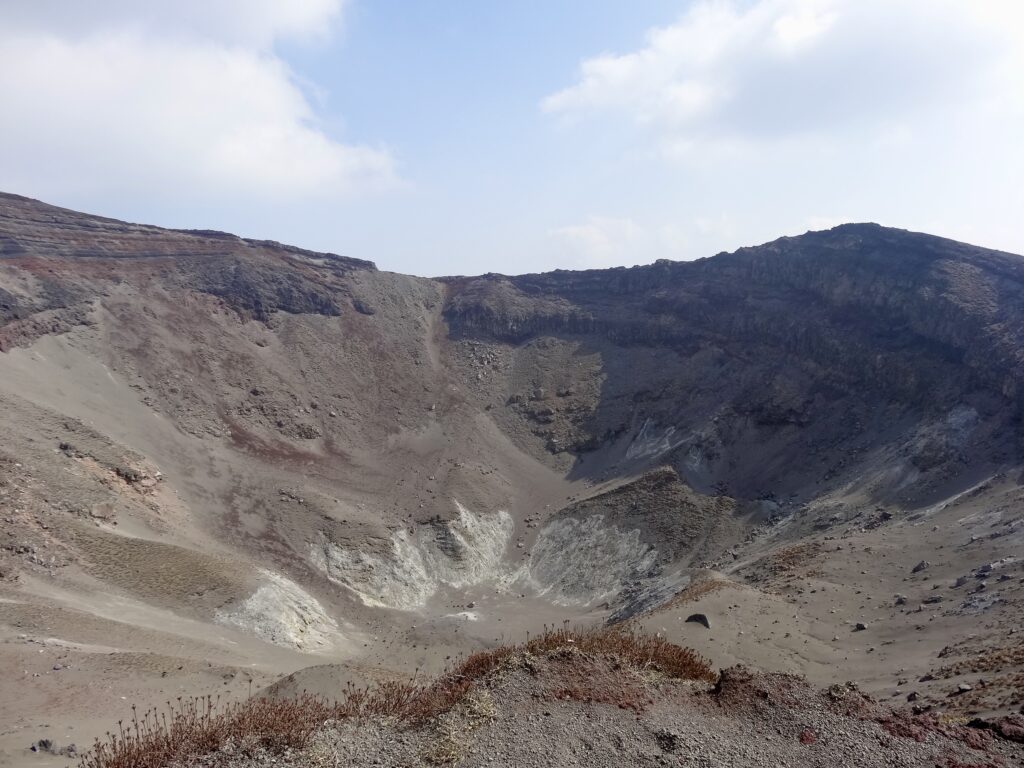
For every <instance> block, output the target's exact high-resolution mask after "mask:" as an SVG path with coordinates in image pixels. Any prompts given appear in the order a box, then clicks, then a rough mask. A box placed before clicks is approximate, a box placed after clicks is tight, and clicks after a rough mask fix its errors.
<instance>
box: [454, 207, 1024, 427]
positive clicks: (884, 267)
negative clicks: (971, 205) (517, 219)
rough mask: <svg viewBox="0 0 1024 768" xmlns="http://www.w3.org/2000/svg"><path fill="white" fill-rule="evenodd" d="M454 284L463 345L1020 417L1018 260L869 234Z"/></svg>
mask: <svg viewBox="0 0 1024 768" xmlns="http://www.w3.org/2000/svg"><path fill="white" fill-rule="evenodd" d="M448 282H449V286H450V299H449V302H448V306H447V308H446V313H445V316H446V318H447V319H448V321H449V323H450V324H451V326H452V329H453V332H455V333H459V334H462V335H466V336H478V337H484V338H486V337H490V338H493V339H498V340H503V341H509V342H514V343H523V342H524V341H527V340H529V339H531V338H534V337H536V336H540V335H544V334H556V335H563V334H580V335H598V336H601V337H604V338H607V339H609V340H611V341H613V342H615V343H617V344H622V345H635V344H645V345H650V346H669V347H671V348H673V349H674V350H677V351H679V352H683V353H686V354H690V355H694V354H696V353H698V352H699V351H700V350H702V349H706V348H708V347H720V348H721V349H723V350H724V351H726V352H727V353H733V354H738V353H740V352H741V351H747V352H754V353H758V352H760V353H762V354H764V353H767V354H770V355H775V356H792V357H794V358H796V359H797V360H798V361H800V362H804V363H806V364H812V365H815V366H819V367H820V368H822V369H823V371H824V372H825V373H826V374H827V376H828V379H829V380H830V382H832V383H833V384H834V385H837V386H844V387H848V388H854V387H856V388H863V389H870V390H873V391H876V392H878V393H879V394H883V395H887V396H891V397H898V398H900V399H902V400H905V401H907V402H909V403H912V404H925V403H926V402H933V403H936V404H937V405H939V406H940V407H942V406H943V405H946V404H948V403H950V402H953V401H955V400H956V399H958V398H960V397H962V396H963V394H964V393H965V392H966V391H971V390H975V389H977V390H988V391H991V392H992V393H993V394H996V395H1001V396H1003V397H1005V398H1006V400H1007V401H1008V402H1010V403H1012V404H1014V406H1015V407H1016V404H1017V402H1018V397H1017V393H1018V389H1019V386H1020V383H1021V379H1022V377H1024V356H1022V352H1021V350H1022V349H1024V323H1022V318H1024V291H1022V288H1024V261H1022V260H1021V259H1020V258H1019V257H1016V256H1013V255H1010V254H1005V253H999V252H995V251H989V250H986V249H982V248H975V247H972V246H969V245H964V244H962V243H957V242H954V241H950V240H944V239H941V238H937V237H931V236H929V235H921V234H916V233H910V232H904V231H901V230H894V229H886V228H883V227H880V226H877V225H874V224H849V225H843V226H840V227H836V228H835V229H833V230H830V231H827V232H813V233H808V234H807V235H804V236H801V237H793V238H782V239H780V240H776V241H775V242H772V243H768V244H766V245H763V246H758V247H754V248H743V249H740V250H739V251H737V252H735V253H731V254H720V255H718V256H716V257H714V258H710V259H703V260H700V261H697V262H690V263H673V262H668V261H664V262H659V263H657V264H653V265H650V266H645V267H634V268H632V269H610V270H591V271H586V272H564V271H557V272H551V273H546V274H541V275H523V276H520V277H511V278H507V277H503V276H499V275H486V276H483V277H477V278H450V279H449V280H448ZM795 417H796V414H790V415H788V416H787V414H785V413H778V414H776V416H775V418H776V419H777V420H786V419H787V418H795Z"/></svg>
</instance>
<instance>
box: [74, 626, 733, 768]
mask: <svg viewBox="0 0 1024 768" xmlns="http://www.w3.org/2000/svg"><path fill="white" fill-rule="evenodd" d="M570 649H572V650H570ZM567 652H568V653H569V654H570V655H571V654H585V655H589V656H592V657H599V658H604V659H608V660H613V661H614V663H617V664H620V665H622V666H626V667H629V668H632V669H634V670H638V671H656V672H658V673H660V674H661V675H663V676H665V677H667V678H671V679H677V680H699V681H706V682H714V681H715V679H716V678H717V675H716V674H715V672H714V671H713V670H712V668H711V666H710V664H709V663H708V662H707V661H706V660H704V659H703V658H702V657H700V656H699V655H698V654H697V653H696V652H694V651H693V650H691V649H689V648H682V647H680V646H677V645H673V644H672V643H670V642H668V641H667V640H665V639H663V638H660V637H655V636H651V635H643V634H640V633H636V632H631V631H626V630H623V629H618V628H604V629H595V630H583V631H580V630H573V629H569V628H562V629H549V630H546V631H545V632H544V633H543V634H541V635H539V636H537V637H534V638H530V639H529V640H527V641H526V642H525V643H523V644H520V645H516V646H502V647H499V648H494V649H492V650H489V651H481V652H479V653H474V654H472V655H470V656H468V657H466V658H465V659H463V660H462V661H461V662H459V663H458V664H456V665H455V666H454V667H453V668H452V669H450V670H449V671H447V672H446V673H444V674H443V675H441V676H440V677H438V678H437V679H436V680H434V681H433V682H430V683H426V684H420V683H416V682H415V681H411V682H408V683H403V682H386V683H382V684H381V685H379V686H377V687H375V688H372V689H370V688H365V689H355V688H348V689H346V690H345V691H343V692H342V697H341V699H340V700H339V701H335V702H329V701H327V700H325V699H322V698H318V697H314V696H309V695H305V694H303V695H302V696H299V697H296V698H292V699H266V698H250V699H248V700H246V701H242V702H238V703H232V704H223V705H222V704H220V702H219V701H218V700H216V699H212V698H210V697H206V698H198V699H186V700H182V699H178V701H177V703H176V704H173V705H172V704H171V703H168V705H167V708H166V710H165V711H163V712H159V711H157V710H155V709H154V710H150V711H149V712H146V713H145V714H144V715H143V716H142V718H141V719H139V718H138V716H137V714H136V712H135V709H134V707H133V709H132V720H131V722H130V723H129V724H128V726H127V727H125V726H124V723H123V722H121V723H118V732H117V733H108V734H107V738H106V740H105V741H100V740H97V741H96V743H95V745H94V746H93V747H92V749H90V750H89V751H88V752H87V753H86V754H85V755H84V756H83V757H82V759H81V761H80V763H79V765H80V768H163V766H166V765H168V764H170V763H172V762H174V761H185V760H187V759H188V758H191V757H196V756H200V755H207V754H210V753H213V752H216V751H217V750H220V749H222V748H224V747H225V746H226V745H229V744H230V745H232V748H233V749H234V750H238V751H242V752H244V753H256V752H259V751H267V752H272V753H280V752H283V751H284V750H286V749H301V748H302V747H304V746H306V744H307V743H308V742H309V739H310V737H311V736H312V735H313V733H314V732H315V731H316V730H317V729H318V728H320V727H321V726H322V725H323V724H324V723H325V722H327V721H329V720H344V719H353V718H355V719H358V718H367V717H380V718H391V719H394V720H396V721H398V722H400V723H405V724H409V725H422V724H423V723H426V722H428V721H430V720H433V719H434V718H437V717H439V716H441V715H444V714H445V713H448V712H450V711H451V710H452V709H453V708H454V707H455V706H456V705H458V704H460V703H462V702H463V701H464V700H466V699H467V697H468V696H469V694H470V692H471V691H473V690H474V688H475V687H476V686H477V684H478V683H480V682H481V681H483V680H485V679H486V678H487V677H489V676H491V675H492V674H493V673H494V672H496V671H497V670H498V669H500V668H501V667H502V666H505V665H507V664H508V663H510V662H511V661H512V660H513V659H515V658H524V657H526V655H527V654H529V655H533V656H552V655H555V654H559V653H561V654H566V653H567ZM612 685H613V682H609V688H610V687H611V686H612ZM595 691H597V692H595ZM565 694H566V696H565V697H566V698H578V700H589V701H603V700H604V701H609V702H613V701H615V699H614V697H611V694H610V693H609V697H608V698H606V697H604V696H602V695H601V694H600V692H599V689H598V688H596V687H595V685H594V684H593V681H592V682H591V684H590V685H588V686H587V689H586V691H584V690H583V689H582V688H581V689H580V690H579V691H575V692H574V691H572V690H570V689H568V688H567V689H565ZM640 703H641V702H639V701H637V705H639V704H640Z"/></svg>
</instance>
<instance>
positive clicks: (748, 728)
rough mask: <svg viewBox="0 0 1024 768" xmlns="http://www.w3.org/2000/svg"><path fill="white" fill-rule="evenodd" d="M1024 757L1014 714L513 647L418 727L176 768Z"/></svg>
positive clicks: (730, 672)
mask: <svg viewBox="0 0 1024 768" xmlns="http://www.w3.org/2000/svg"><path fill="white" fill-rule="evenodd" d="M421 765H424V766H429V765H458V766H467V767H469V766H523V767H528V766H537V767H538V768H539V767H540V766H608V767H609V768H611V767H612V766H624V765H640V766H643V765H651V766H662V765H669V766H693V767H694V768H722V767H723V766H766V767H767V766H772V767H776V766H820V767H821V768H826V767H829V768H831V767H832V766H856V767H858V768H860V767H863V768H869V767H870V768H874V767H875V766H879V767H880V766H891V767H894V768H895V767H896V766H900V767H902V766H927V767H928V768H1013V767H1014V766H1022V765H1024V717H1021V716H1020V715H1013V716H1010V717H1006V718H1002V719H1000V720H997V721H987V722H981V721H977V722H974V723H972V724H970V725H968V724H967V723H966V722H964V721H963V719H960V720H958V721H954V720H951V719H949V718H943V717H942V716H941V715H938V714H935V713H931V712H929V713H919V714H914V713H913V712H912V711H911V710H910V709H909V708H908V709H906V710H902V711H901V710H894V709H891V708H889V707H886V706H883V705H880V704H878V703H876V702H875V701H873V700H872V699H871V698H869V697H867V696H865V695H864V694H862V693H861V692H860V691H859V690H858V689H857V688H856V686H855V685H853V684H846V685H836V686H832V687H831V688H829V689H826V690H816V689H814V688H812V687H811V686H810V685H808V684H807V683H806V682H804V681H803V680H802V679H800V678H798V677H796V676H790V675H781V674H765V673H756V672H751V671H749V670H747V669H745V668H743V667H733V668H731V669H727V670H725V671H723V673H722V677H721V679H720V681H719V682H718V683H717V684H715V685H712V686H709V685H706V684H702V683H692V682H679V681H669V680H666V679H664V678H663V677H661V676H659V675H657V674H655V673H651V672H647V671H643V670H636V669H632V668H628V667H626V666H623V665H621V664H620V663H618V662H616V661H615V660H614V659H608V658H603V659H602V658H597V657H591V656H586V655H584V654H579V653H574V652H572V651H571V650H570V651H560V652H557V653H554V654H551V655H549V656H547V657H544V658H538V657H536V656H532V655H529V654H523V655H521V656H519V657H517V658H515V659H511V660H509V663H508V664H507V665H505V667H504V668H503V669H502V670H501V671H500V672H498V673H496V674H495V675H493V676H492V677H490V678H489V679H488V680H486V681H485V682H484V683H482V684H481V685H479V686H477V687H475V688H473V689H472V690H471V691H470V693H469V694H468V696H467V697H466V698H465V699H464V700H463V701H462V702H461V703H459V704H458V705H457V706H456V707H455V708H454V709H453V710H452V711H451V712H449V713H447V714H445V715H443V716H441V717H439V718H437V719H435V720H433V721H432V722H430V723H428V724H425V725H423V726H420V727H414V728H413V727H407V726H400V725H398V724H397V723H394V722H387V721H383V722H381V721H369V722H368V721H363V722H348V721H347V722H342V723H326V724H325V725H324V726H323V727H322V728H321V729H320V730H319V731H318V732H316V733H315V734H314V735H313V737H312V738H311V739H310V741H309V743H308V744H307V745H306V747H305V748H303V749H301V750H292V751H288V752H285V753H284V754H281V755H270V754H266V753H260V752H259V751H255V752H253V751H251V750H247V749H246V748H245V745H227V746H226V747H225V748H224V749H222V750H221V751H220V752H217V753H215V754H212V755H207V756H204V757H202V758H197V759H194V760H192V761H190V762H188V763H186V764H179V766H176V768H200V766H202V767H203V768H212V766H223V767H224V768H269V766H280V767H281V768H286V767H287V768H292V767H293V766H294V768H299V767H300V766H302V767H310V768H328V767H331V768H333V767H335V766H337V767H339V768H340V766H395V767H396V768H397V767H398V766H421Z"/></svg>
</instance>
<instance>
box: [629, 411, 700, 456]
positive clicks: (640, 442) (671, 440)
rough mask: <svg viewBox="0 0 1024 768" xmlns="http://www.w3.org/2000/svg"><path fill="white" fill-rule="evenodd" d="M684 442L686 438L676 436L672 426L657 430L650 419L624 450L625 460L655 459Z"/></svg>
mask: <svg viewBox="0 0 1024 768" xmlns="http://www.w3.org/2000/svg"><path fill="white" fill-rule="evenodd" d="M684 442H686V437H685V436H683V435H680V434H678V432H677V430H676V428H675V427H673V426H668V427H665V428H664V429H661V430H659V429H658V428H657V427H655V426H654V424H653V422H652V421H651V420H650V419H647V420H646V421H644V424H643V426H642V427H640V431H639V432H637V435H636V437H635V438H633V442H632V443H630V444H629V447H628V448H627V449H626V458H627V459H630V460H634V459H656V458H657V457H658V456H662V455H664V454H666V453H668V452H669V451H672V450H674V449H676V448H678V447H679V446H680V445H682V444H683V443H684Z"/></svg>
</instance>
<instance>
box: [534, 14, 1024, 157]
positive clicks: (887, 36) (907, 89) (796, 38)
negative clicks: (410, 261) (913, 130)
mask: <svg viewBox="0 0 1024 768" xmlns="http://www.w3.org/2000/svg"><path fill="white" fill-rule="evenodd" d="M1022 43H1024V4H1021V3H1019V2H1018V0H972V1H971V2H962V1H961V0H756V1H755V2H750V3H742V4H741V3H738V2H729V1H727V0H700V1H699V2H696V3H695V4H693V5H692V6H691V8H690V9H689V11H688V12H687V13H685V14H684V15H683V16H682V17H681V18H680V20H679V21H678V22H677V23H675V24H672V25H670V26H668V27H663V28H657V29H653V30H651V31H650V32H649V33H648V36H647V41H646V45H645V46H644V47H643V48H641V49H639V50H637V51H634V52H632V53H626V54H622V55H602V56H597V57H594V58H590V59H587V60H585V61H584V62H583V63H582V65H581V68H580V78H579V81H578V82H577V83H576V84H574V85H572V86H570V87H568V88H566V89H564V90H562V91H559V92H557V93H554V94H552V95H550V96H548V97H547V98H546V99H545V100H544V101H543V103H542V106H543V108H544V109H545V110H546V111H548V112H550V113H556V114H560V115H565V116H571V117H575V118H584V117H587V116H590V115H594V114H596V113H611V114H621V115H623V116H625V117H627V118H628V119H630V120H631V121H633V122H635V123H637V124H639V125H642V126H648V127H650V128H652V129H653V130H655V132H656V133H657V134H658V135H659V136H661V137H662V138H665V139H666V140H667V141H671V142H672V143H674V144H675V145H676V146H677V147H678V146H679V145H680V143H682V144H683V145H685V144H686V143H687V142H689V143H694V142H697V143H717V142H722V141H725V142H729V141H736V140H744V141H751V140H763V139H775V138H784V137H787V136H794V135H797V136H806V135H832V134H837V133H839V134H845V133H850V132H853V131H861V130H863V129H864V128H865V127H869V128H875V127H879V128H883V129H885V130H892V127H893V123H894V122H899V121H900V120H903V119H908V116H911V115H914V114H916V113H918V112H919V111H921V110H927V109H938V110H940V111H941V109H942V108H943V107H944V106H945V105H948V104H951V103H955V104H956V105H957V107H958V108H960V109H963V108H969V105H970V103H971V102H976V103H977V105H978V106H982V105H984V104H992V103H1000V102H1005V101H1006V100H1010V101H1013V102H1015V103H1016V104H1017V105H1018V106H1019V105H1020V104H1021V100H1022V98H1024V96H1022V94H1024V71H1022V68H1021V66H1020V63H1021V58H1020V52H1021V44H1022Z"/></svg>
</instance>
